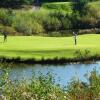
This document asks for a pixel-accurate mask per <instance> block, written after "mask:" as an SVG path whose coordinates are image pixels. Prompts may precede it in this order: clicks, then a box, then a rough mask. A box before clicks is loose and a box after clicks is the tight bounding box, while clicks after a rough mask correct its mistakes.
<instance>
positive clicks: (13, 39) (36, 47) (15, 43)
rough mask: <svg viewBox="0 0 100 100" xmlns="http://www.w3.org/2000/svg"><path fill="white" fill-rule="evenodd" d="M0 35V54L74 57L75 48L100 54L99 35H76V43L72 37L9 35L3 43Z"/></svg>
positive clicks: (39, 57) (34, 56)
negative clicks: (76, 43) (75, 43)
mask: <svg viewBox="0 0 100 100" xmlns="http://www.w3.org/2000/svg"><path fill="white" fill-rule="evenodd" d="M2 41H3V37H2V36H0V56H4V57H9V58H12V57H15V58H16V57H21V58H23V59H28V58H35V59H41V58H45V59H47V58H54V57H58V58H61V57H64V58H73V57H75V51H76V50H86V49H87V50H90V51H91V54H93V55H94V54H100V35H99V34H87V35H79V36H78V45H77V46H75V45H74V38H73V37H39V36H9V37H8V41H7V42H6V43H3V42H2Z"/></svg>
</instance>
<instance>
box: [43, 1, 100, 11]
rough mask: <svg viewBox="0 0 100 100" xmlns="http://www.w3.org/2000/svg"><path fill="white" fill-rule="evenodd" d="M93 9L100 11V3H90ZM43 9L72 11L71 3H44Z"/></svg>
mask: <svg viewBox="0 0 100 100" xmlns="http://www.w3.org/2000/svg"><path fill="white" fill-rule="evenodd" d="M89 4H90V5H91V6H92V7H95V8H98V9H100V1H95V2H91V3H89ZM42 8H47V9H50V10H51V9H53V10H54V9H57V10H66V11H71V3H70V2H52V3H43V4H42Z"/></svg>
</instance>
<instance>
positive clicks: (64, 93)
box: [0, 69, 100, 100]
mask: <svg viewBox="0 0 100 100" xmlns="http://www.w3.org/2000/svg"><path fill="white" fill-rule="evenodd" d="M1 70H2V71H1V72H2V74H1V75H0V76H1V77H0V94H1V95H0V99H4V100H40V99H41V100H56V99H60V100H66V99H71V100H87V99H88V100H92V99H99V98H100V75H99V74H98V73H97V71H96V70H95V69H94V70H93V71H92V72H91V74H90V76H89V77H88V78H87V80H88V81H89V83H85V82H82V81H80V80H75V79H73V80H72V81H71V82H70V83H69V84H68V86H67V88H64V89H61V87H60V86H59V85H55V84H54V82H53V79H54V78H53V76H52V75H51V74H50V73H48V74H47V75H42V74H40V75H39V77H36V76H35V75H34V74H33V78H32V81H31V83H30V84H26V81H25V80H23V81H22V82H20V83H19V82H18V81H11V80H10V79H9V77H8V76H9V73H8V70H7V69H1ZM86 75H87V76H88V74H86Z"/></svg>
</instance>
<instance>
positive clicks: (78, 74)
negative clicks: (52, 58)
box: [9, 62, 100, 86]
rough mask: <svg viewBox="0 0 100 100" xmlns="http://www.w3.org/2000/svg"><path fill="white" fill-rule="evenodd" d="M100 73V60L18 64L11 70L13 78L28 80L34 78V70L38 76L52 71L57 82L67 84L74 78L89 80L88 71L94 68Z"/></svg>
mask: <svg viewBox="0 0 100 100" xmlns="http://www.w3.org/2000/svg"><path fill="white" fill-rule="evenodd" d="M94 68H96V70H97V71H98V72H99V73H100V62H95V63H91V64H65V65H38V64H36V65H25V66H24V65H16V66H13V67H12V68H11V70H10V74H9V77H10V78H11V79H12V80H15V79H17V80H19V81H20V80H22V79H25V80H27V82H29V80H30V79H31V78H32V75H33V72H35V75H36V76H38V75H39V72H40V73H43V74H44V75H46V74H47V73H48V72H50V73H52V74H53V76H54V79H55V84H60V85H61V86H65V85H67V84H68V82H70V80H71V79H72V78H73V77H74V78H79V79H80V80H82V81H84V82H87V80H86V78H85V76H84V75H85V74H86V73H90V72H91V71H93V69H94Z"/></svg>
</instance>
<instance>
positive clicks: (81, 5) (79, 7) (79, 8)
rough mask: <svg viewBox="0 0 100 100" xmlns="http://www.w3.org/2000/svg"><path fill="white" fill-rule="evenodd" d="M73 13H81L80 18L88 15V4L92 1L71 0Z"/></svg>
mask: <svg viewBox="0 0 100 100" xmlns="http://www.w3.org/2000/svg"><path fill="white" fill-rule="evenodd" d="M71 1H72V11H73V13H77V12H78V13H79V14H80V16H82V15H86V13H87V9H88V2H89V1H90V0H71Z"/></svg>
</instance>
